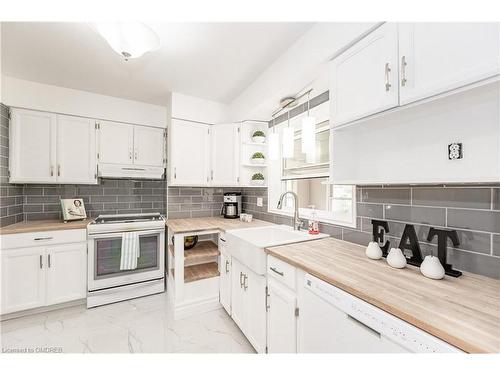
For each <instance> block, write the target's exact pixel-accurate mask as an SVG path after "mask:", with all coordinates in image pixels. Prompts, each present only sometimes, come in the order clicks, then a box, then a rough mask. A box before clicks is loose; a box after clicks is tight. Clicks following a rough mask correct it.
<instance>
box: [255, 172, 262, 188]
mask: <svg viewBox="0 0 500 375" xmlns="http://www.w3.org/2000/svg"><path fill="white" fill-rule="evenodd" d="M252 185H257V186H263V185H264V175H263V174H262V173H254V174H253V175H252Z"/></svg>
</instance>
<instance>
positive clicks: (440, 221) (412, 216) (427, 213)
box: [385, 204, 446, 227]
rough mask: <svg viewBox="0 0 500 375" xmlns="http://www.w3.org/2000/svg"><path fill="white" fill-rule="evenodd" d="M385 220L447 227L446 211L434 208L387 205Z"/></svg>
mask: <svg viewBox="0 0 500 375" xmlns="http://www.w3.org/2000/svg"><path fill="white" fill-rule="evenodd" d="M385 218H386V219H388V220H398V221H404V222H407V223H422V224H429V225H438V226H442V227H444V226H445V225H446V209H445V208H441V207H440V208H434V207H418V206H399V205H394V204H388V205H385Z"/></svg>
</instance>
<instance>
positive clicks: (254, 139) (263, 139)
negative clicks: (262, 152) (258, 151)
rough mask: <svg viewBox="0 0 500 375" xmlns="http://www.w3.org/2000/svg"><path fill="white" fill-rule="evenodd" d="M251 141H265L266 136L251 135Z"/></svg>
mask: <svg viewBox="0 0 500 375" xmlns="http://www.w3.org/2000/svg"><path fill="white" fill-rule="evenodd" d="M252 141H254V142H255V143H264V142H265V141H266V137H262V136H260V135H258V136H256V137H252Z"/></svg>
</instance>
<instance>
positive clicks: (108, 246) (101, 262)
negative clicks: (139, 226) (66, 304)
mask: <svg viewBox="0 0 500 375" xmlns="http://www.w3.org/2000/svg"><path fill="white" fill-rule="evenodd" d="M138 234H139V246H140V256H139V258H137V268H136V269H134V270H120V259H121V247H122V233H121V232H120V233H104V234H95V235H89V240H88V251H89V254H88V288H89V291H95V290H99V289H106V288H111V287H116V286H122V285H127V284H133V283H137V282H141V281H147V280H154V279H160V278H162V277H164V273H165V271H164V269H165V266H164V265H165V258H164V257H165V251H164V249H165V231H164V230H149V231H141V232H138Z"/></svg>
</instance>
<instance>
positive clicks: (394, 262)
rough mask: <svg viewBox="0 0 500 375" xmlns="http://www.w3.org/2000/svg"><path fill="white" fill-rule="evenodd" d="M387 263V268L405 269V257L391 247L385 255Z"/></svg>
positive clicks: (398, 249)
mask: <svg viewBox="0 0 500 375" xmlns="http://www.w3.org/2000/svg"><path fill="white" fill-rule="evenodd" d="M387 263H388V264H389V266H391V267H394V268H405V267H406V257H405V256H404V254H403V252H402V251H401V249H400V248H398V247H393V248H392V249H391V251H389V254H388V255H387Z"/></svg>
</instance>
